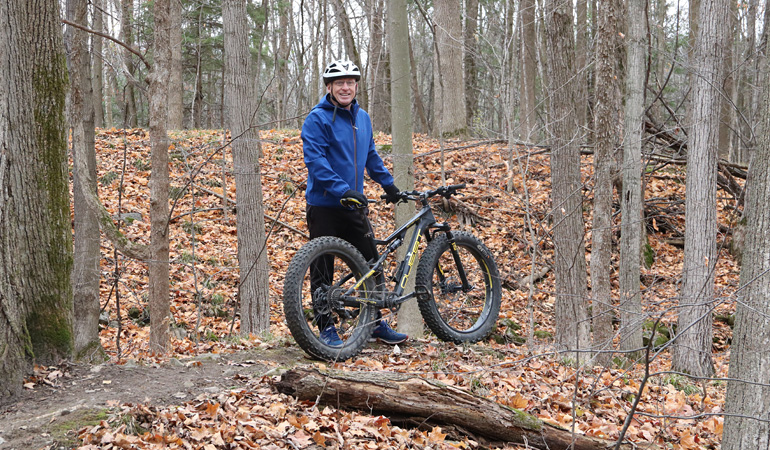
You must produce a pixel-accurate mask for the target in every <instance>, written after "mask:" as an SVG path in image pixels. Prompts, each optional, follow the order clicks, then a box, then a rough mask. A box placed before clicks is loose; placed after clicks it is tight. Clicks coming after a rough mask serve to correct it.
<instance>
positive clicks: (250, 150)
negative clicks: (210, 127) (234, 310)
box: [222, 0, 270, 335]
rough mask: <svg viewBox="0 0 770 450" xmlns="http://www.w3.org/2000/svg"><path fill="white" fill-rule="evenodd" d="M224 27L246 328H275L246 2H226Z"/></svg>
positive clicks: (257, 330) (255, 330) (240, 291)
mask: <svg viewBox="0 0 770 450" xmlns="http://www.w3.org/2000/svg"><path fill="white" fill-rule="evenodd" d="M222 20H223V23H224V32H225V36H224V37H225V64H226V70H225V105H226V111H227V123H228V126H229V128H230V134H231V136H232V139H233V141H232V148H233V166H234V169H235V194H236V204H237V205H238V216H237V227H238V265H239V267H240V276H241V279H240V284H239V289H238V297H239V300H240V302H241V333H242V334H246V335H248V334H249V333H255V334H256V333H261V332H263V331H266V330H267V329H268V328H269V327H270V298H269V294H270V290H269V274H270V265H269V263H268V260H267V248H266V246H265V244H266V242H265V217H264V211H263V209H262V207H263V202H262V178H261V174H260V163H259V157H260V153H261V149H260V144H259V133H258V132H257V131H256V129H255V128H254V127H253V118H254V117H256V116H257V111H256V105H255V101H254V94H253V89H252V87H251V80H252V78H251V55H250V54H249V46H248V36H249V30H248V27H247V24H246V4H245V2H244V1H243V0H225V1H224V2H222Z"/></svg>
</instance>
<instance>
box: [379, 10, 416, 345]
mask: <svg viewBox="0 0 770 450" xmlns="http://www.w3.org/2000/svg"><path fill="white" fill-rule="evenodd" d="M387 34H388V42H389V43H390V59H391V61H392V64H391V66H390V76H391V79H392V80H393V81H392V84H391V86H390V103H391V106H392V109H391V111H390V113H391V123H392V124H393V177H394V178H395V180H396V186H398V187H399V188H400V189H402V190H405V191H408V190H412V189H414V153H413V150H412V95H411V89H412V88H411V71H412V68H411V64H410V62H409V22H408V16H407V13H406V0H389V1H388V33H387ZM412 214H414V206H413V205H411V204H405V203H404V204H400V205H397V206H396V226H397V227H398V226H401V224H404V223H406V221H407V220H409V218H411V216H412ZM409 238H410V239H411V235H410V236H409ZM407 242H408V241H407ZM405 247H406V246H402V247H401V248H399V252H398V258H399V259H401V258H403V257H404V254H405V253H406V248H405ZM409 283H410V284H409V285H408V286H407V290H408V289H412V288H413V287H414V277H411V278H410V279H409ZM398 330H399V331H400V332H402V333H406V334H408V335H409V337H411V338H412V339H420V338H422V337H423V336H424V334H425V332H424V330H423V325H422V316H421V315H420V310H419V307H418V306H417V300H416V299H415V300H410V301H408V302H406V303H404V304H403V305H401V309H400V310H399V312H398Z"/></svg>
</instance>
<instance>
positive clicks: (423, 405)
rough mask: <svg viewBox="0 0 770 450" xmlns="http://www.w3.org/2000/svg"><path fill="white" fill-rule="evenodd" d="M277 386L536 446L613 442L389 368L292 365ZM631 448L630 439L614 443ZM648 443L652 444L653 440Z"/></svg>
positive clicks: (580, 448) (589, 448)
mask: <svg viewBox="0 0 770 450" xmlns="http://www.w3.org/2000/svg"><path fill="white" fill-rule="evenodd" d="M275 386H276V388H277V389H278V391H279V392H281V393H283V394H286V395H291V396H294V397H296V398H297V399H299V400H304V401H317V402H320V403H322V404H326V405H329V406H333V407H337V408H352V409H358V410H362V411H364V412H366V413H369V414H384V415H387V416H389V417H396V416H399V417H408V418H411V419H412V420H415V419H416V420H417V421H418V422H421V423H429V424H445V425H453V426H456V427H457V428H458V429H460V430H463V431H465V432H470V433H473V434H474V435H475V436H481V437H484V438H486V439H490V440H493V441H504V442H509V443H516V444H522V445H526V446H527V448H536V449H549V450H557V449H565V450H566V449H568V448H569V449H571V450H598V449H605V448H609V447H610V446H611V445H612V444H613V443H612V442H610V441H604V440H601V439H596V438H591V437H587V436H582V435H577V434H572V433H571V432H570V431H569V430H566V429H563V428H558V427H556V426H553V425H550V424H547V423H544V422H542V421H540V420H539V419H538V418H536V417H535V416H532V415H530V414H527V413H525V412H523V411H520V410H517V409H513V408H510V407H507V406H502V405H500V404H498V403H495V402H493V401H491V400H488V399H486V398H483V397H479V396H477V395H474V394H472V393H470V392H467V391H465V390H462V389H460V388H457V387H454V386H448V385H445V384H443V383H438V382H435V381H431V380H427V379H425V378H420V377H417V376H414V375H408V374H399V373H392V372H324V373H321V372H319V371H318V370H316V369H300V368H298V369H292V370H290V371H288V372H286V373H284V374H283V375H282V376H281V379H280V381H278V382H276V383H275ZM620 448H621V449H629V450H630V449H631V448H633V446H632V445H631V444H622V445H620ZM650 448H654V449H656V450H657V449H658V447H657V446H654V445H653V446H652V447H650Z"/></svg>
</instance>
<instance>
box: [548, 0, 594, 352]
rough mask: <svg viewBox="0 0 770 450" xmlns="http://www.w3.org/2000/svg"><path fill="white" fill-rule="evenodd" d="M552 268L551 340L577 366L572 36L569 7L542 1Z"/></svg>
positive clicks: (580, 317) (579, 229)
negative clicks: (553, 334)
mask: <svg viewBox="0 0 770 450" xmlns="http://www.w3.org/2000/svg"><path fill="white" fill-rule="evenodd" d="M545 12H546V16H545V17H546V34H547V51H548V56H547V63H548V66H549V67H548V69H549V73H550V76H551V78H550V80H549V82H548V86H549V89H548V98H549V105H548V106H549V118H548V128H549V135H550V136H551V143H550V145H551V186H552V194H551V196H552V211H551V213H552V215H553V243H554V248H555V254H554V260H555V263H554V267H555V272H556V273H555V276H556V302H555V307H554V309H555V310H556V319H555V323H556V341H557V345H558V348H559V350H565V351H568V353H567V355H568V356H567V358H569V359H571V360H572V361H573V362H576V363H579V362H580V360H581V358H582V357H583V354H582V353H580V352H579V350H586V349H588V348H589V341H590V324H589V320H588V311H587V306H586V298H587V286H586V260H585V245H584V243H583V239H584V225H583V209H582V203H583V199H582V186H581V181H580V148H579V145H578V144H579V142H578V140H577V138H578V127H577V113H576V111H575V108H576V107H578V105H577V103H576V102H575V89H576V85H575V81H574V68H573V67H572V64H573V62H574V61H575V54H574V39H573V36H574V33H573V26H572V23H573V19H572V9H571V4H568V3H564V2H559V1H557V0H548V1H546V3H545Z"/></svg>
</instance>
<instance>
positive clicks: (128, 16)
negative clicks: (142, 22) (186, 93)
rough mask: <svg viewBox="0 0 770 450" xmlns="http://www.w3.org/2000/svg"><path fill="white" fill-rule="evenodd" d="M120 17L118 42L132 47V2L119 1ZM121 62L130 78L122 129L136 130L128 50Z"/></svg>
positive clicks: (131, 68) (125, 50)
mask: <svg viewBox="0 0 770 450" xmlns="http://www.w3.org/2000/svg"><path fill="white" fill-rule="evenodd" d="M121 6H122V8H121V15H120V40H121V41H123V43H124V44H126V45H127V46H129V47H133V46H134V32H133V27H134V2H133V0H121ZM123 60H124V62H125V65H126V70H127V71H128V75H129V76H128V77H127V78H130V79H129V80H128V81H127V82H126V86H125V88H124V91H123V92H124V96H123V102H124V103H123V127H124V128H136V125H137V115H136V95H135V93H134V83H133V79H134V78H135V77H134V75H135V74H136V68H135V66H134V56H133V54H132V53H131V51H129V50H128V49H126V48H124V49H123Z"/></svg>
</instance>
